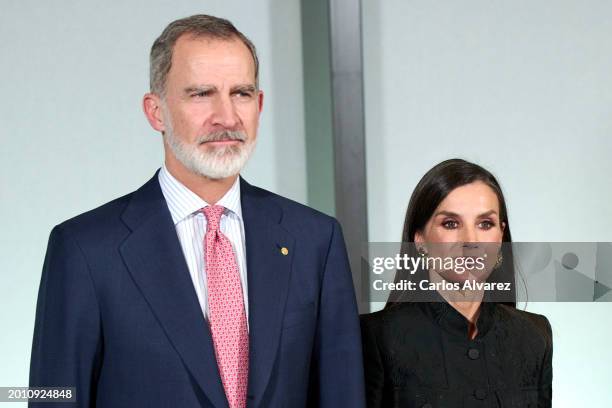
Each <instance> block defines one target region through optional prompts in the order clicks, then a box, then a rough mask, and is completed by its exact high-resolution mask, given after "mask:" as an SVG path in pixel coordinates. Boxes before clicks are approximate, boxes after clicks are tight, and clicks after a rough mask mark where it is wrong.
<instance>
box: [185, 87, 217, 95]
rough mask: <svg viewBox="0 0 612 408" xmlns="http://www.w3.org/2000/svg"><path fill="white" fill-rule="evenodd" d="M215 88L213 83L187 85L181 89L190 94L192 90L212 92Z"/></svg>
mask: <svg viewBox="0 0 612 408" xmlns="http://www.w3.org/2000/svg"><path fill="white" fill-rule="evenodd" d="M216 90H217V87H216V86H214V85H189V86H188V87H186V88H185V89H184V90H183V91H184V93H186V94H190V93H193V92H211V91H212V92H214V91H216Z"/></svg>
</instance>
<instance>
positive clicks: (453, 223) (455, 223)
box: [442, 220, 459, 229]
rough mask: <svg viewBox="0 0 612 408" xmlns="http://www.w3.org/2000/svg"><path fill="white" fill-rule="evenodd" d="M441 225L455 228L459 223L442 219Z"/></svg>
mask: <svg viewBox="0 0 612 408" xmlns="http://www.w3.org/2000/svg"><path fill="white" fill-rule="evenodd" d="M442 226H443V227H444V228H446V229H456V228H457V227H458V226H459V223H458V222H457V221H454V220H448V221H444V222H443V223H442Z"/></svg>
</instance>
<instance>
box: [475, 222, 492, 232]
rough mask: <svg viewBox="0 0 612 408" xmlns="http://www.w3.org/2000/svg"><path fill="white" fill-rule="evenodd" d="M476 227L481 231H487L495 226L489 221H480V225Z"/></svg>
mask: <svg viewBox="0 0 612 408" xmlns="http://www.w3.org/2000/svg"><path fill="white" fill-rule="evenodd" d="M478 226H479V227H480V228H482V229H483V230H489V229H491V228H493V227H494V226H495V224H493V223H492V222H491V221H482V222H481V223H480V224H478Z"/></svg>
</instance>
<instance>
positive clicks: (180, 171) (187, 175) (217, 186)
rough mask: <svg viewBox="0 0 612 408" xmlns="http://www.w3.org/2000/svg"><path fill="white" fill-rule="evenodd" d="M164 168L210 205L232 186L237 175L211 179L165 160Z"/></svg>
mask: <svg viewBox="0 0 612 408" xmlns="http://www.w3.org/2000/svg"><path fill="white" fill-rule="evenodd" d="M166 169H167V170H168V171H169V172H170V174H172V176H173V177H174V178H175V179H177V180H178V181H180V182H181V183H183V185H185V187H187V188H188V189H189V190H191V191H193V192H194V193H195V194H197V195H198V197H200V198H201V199H202V200H204V201H206V202H207V203H208V204H210V205H214V204H216V203H217V202H218V201H219V200H220V199H221V198H222V197H223V196H224V195H225V193H227V192H228V191H229V189H230V188H232V185H234V182H235V181H236V178H237V177H238V175H237V174H236V175H234V176H230V177H226V178H223V179H211V178H209V177H204V176H201V175H199V174H194V173H193V172H191V171H189V170H187V169H186V168H185V167H184V166H183V165H181V164H176V163H173V162H171V161H169V160H166Z"/></svg>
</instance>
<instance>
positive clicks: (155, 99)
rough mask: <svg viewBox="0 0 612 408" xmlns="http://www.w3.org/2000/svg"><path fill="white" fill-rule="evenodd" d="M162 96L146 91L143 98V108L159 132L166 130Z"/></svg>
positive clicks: (151, 123) (153, 126)
mask: <svg viewBox="0 0 612 408" xmlns="http://www.w3.org/2000/svg"><path fill="white" fill-rule="evenodd" d="M161 104H162V101H161V98H160V97H159V96H158V95H156V94H154V93H150V92H149V93H146V94H145V95H144V97H143V98H142V110H143V111H144V114H145V116H146V117H147V120H148V121H149V124H150V125H151V127H152V128H153V129H155V130H157V131H158V132H163V131H165V130H166V127H165V126H164V115H163V113H162V109H161Z"/></svg>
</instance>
